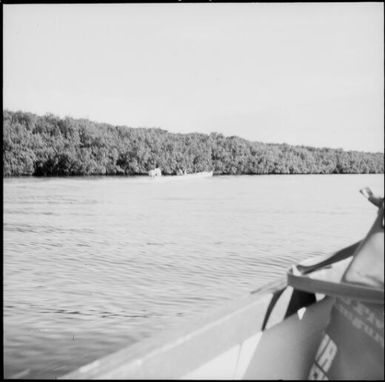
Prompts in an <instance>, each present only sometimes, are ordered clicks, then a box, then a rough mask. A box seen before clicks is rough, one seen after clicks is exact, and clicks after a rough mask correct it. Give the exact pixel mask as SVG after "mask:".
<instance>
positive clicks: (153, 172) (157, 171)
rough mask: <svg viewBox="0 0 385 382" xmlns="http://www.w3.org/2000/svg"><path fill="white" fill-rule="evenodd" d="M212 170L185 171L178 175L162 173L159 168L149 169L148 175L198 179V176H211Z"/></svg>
mask: <svg viewBox="0 0 385 382" xmlns="http://www.w3.org/2000/svg"><path fill="white" fill-rule="evenodd" d="M213 173H214V171H201V172H195V173H192V174H187V173H186V172H185V173H183V174H178V175H162V173H161V171H160V169H155V170H151V171H149V173H148V175H149V176H150V177H152V178H153V179H156V180H182V179H183V180H186V179H198V178H210V177H212V176H213Z"/></svg>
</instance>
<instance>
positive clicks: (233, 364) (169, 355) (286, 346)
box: [62, 281, 330, 379]
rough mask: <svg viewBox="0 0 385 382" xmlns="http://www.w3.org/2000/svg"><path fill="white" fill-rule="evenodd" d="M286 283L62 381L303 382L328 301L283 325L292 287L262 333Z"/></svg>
mask: <svg viewBox="0 0 385 382" xmlns="http://www.w3.org/2000/svg"><path fill="white" fill-rule="evenodd" d="M282 285H284V282H282V281H280V282H277V283H274V284H271V285H269V286H267V287H266V288H263V289H262V290H260V291H259V292H258V293H254V294H251V295H250V296H248V297H247V298H245V299H242V300H239V301H237V302H236V303H232V304H230V305H228V306H226V307H225V308H223V309H221V310H219V311H217V312H215V313H214V314H210V315H209V316H207V317H205V318H203V319H198V320H196V321H195V322H193V323H191V324H190V323H189V324H188V326H185V327H183V328H181V329H179V330H177V331H172V332H171V333H170V332H168V333H163V334H160V335H158V336H156V337H154V338H149V339H145V340H143V341H141V342H139V343H137V344H134V345H133V346H130V347H128V348H125V349H123V350H120V351H118V352H116V353H114V354H112V355H109V356H107V357H105V358H102V359H100V360H97V361H95V362H93V363H91V364H89V365H86V366H84V367H82V368H80V369H78V370H76V371H74V372H72V373H69V374H67V375H65V376H64V377H62V378H63V379H243V378H246V379H261V378H263V379H277V378H278V379H280V378H281V379H288V378H289V379H303V378H305V377H306V375H305V374H306V372H307V370H305V369H306V367H305V366H304V364H305V363H309V360H310V358H311V357H313V356H314V354H315V351H316V348H317V346H318V343H319V340H320V336H321V332H322V329H323V328H324V326H325V325H326V321H327V317H328V312H329V310H328V309H329V305H330V303H329V302H328V300H325V301H322V302H319V303H316V304H313V305H312V306H311V307H309V308H308V309H306V312H305V313H304V312H303V311H302V314H301V317H299V316H298V315H297V314H296V315H293V316H291V317H289V318H288V319H286V320H285V321H283V322H281V321H282V318H283V315H284V313H285V311H286V307H287V300H288V298H289V297H290V288H288V289H287V291H285V293H284V296H282V298H281V299H280V304H278V305H277V309H275V310H274V316H273V317H272V320H271V325H272V326H270V328H268V329H267V330H265V331H264V332H261V326H262V322H263V319H264V316H265V312H266V308H267V306H268V304H269V302H270V300H271V297H272V293H273V291H274V290H276V289H277V288H278V287H279V286H281V287H282Z"/></svg>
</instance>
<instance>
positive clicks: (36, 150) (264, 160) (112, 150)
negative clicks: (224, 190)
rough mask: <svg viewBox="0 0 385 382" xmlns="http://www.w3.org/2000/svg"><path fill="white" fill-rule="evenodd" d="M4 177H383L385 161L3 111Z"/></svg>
mask: <svg viewBox="0 0 385 382" xmlns="http://www.w3.org/2000/svg"><path fill="white" fill-rule="evenodd" d="M3 121H4V123H3V175H4V176H19V175H36V176H56V175H61V176H68V175H141V174H147V173H148V171H149V170H151V169H154V168H155V167H160V168H161V169H162V172H163V174H166V175H171V174H176V173H177V172H178V171H179V170H182V171H183V170H186V171H187V172H188V173H191V172H198V171H205V170H214V172H215V173H216V174H358V173H365V174H366V173H383V172H384V155H383V154H382V153H365V152H358V151H343V150H341V149H329V148H314V147H306V146H290V145H287V144H264V143H261V142H250V141H247V140H245V139H242V138H240V137H236V136H232V137H225V136H224V135H222V134H219V133H211V134H210V135H206V134H198V133H191V134H173V133H169V132H167V131H165V130H162V129H158V128H149V129H145V128H129V127H126V126H111V125H108V124H103V123H95V122H91V121H89V120H85V119H73V118H69V117H67V118H64V119H61V118H59V117H56V116H54V115H52V114H47V115H45V116H37V115H34V114H31V113H25V112H11V111H4V112H3Z"/></svg>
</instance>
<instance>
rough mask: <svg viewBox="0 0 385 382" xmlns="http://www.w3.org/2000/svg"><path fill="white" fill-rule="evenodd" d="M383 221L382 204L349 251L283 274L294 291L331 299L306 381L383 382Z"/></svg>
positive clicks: (300, 266) (299, 266)
mask: <svg viewBox="0 0 385 382" xmlns="http://www.w3.org/2000/svg"><path fill="white" fill-rule="evenodd" d="M383 219H384V203H383V202H382V205H381V206H380V207H379V212H378V216H377V219H376V220H375V222H374V224H373V226H372V227H371V229H370V231H369V233H368V234H367V236H366V237H365V239H364V240H362V241H361V242H359V243H356V244H354V245H353V246H351V247H350V251H342V252H340V253H338V254H336V255H333V256H331V257H330V258H328V259H326V260H324V261H322V262H321V263H317V264H313V265H310V266H303V265H297V266H294V267H293V268H292V269H291V270H290V271H289V273H288V284H289V285H290V286H292V287H293V288H294V289H296V290H300V291H305V292H312V293H322V294H325V295H328V296H333V297H334V298H335V302H334V305H333V308H332V311H331V314H330V319H329V323H328V325H327V327H326V329H325V331H324V334H323V337H322V339H321V341H320V345H319V348H318V351H317V354H316V355H315V359H314V363H313V364H312V365H311V367H310V370H309V376H308V378H309V379H312V380H327V379H355V380H365V379H366V380H367V379H381V380H383V379H384V224H383ZM352 249H353V250H352ZM350 257H351V259H350ZM330 265H333V267H331V268H330ZM325 267H326V268H325ZM328 267H329V268H328Z"/></svg>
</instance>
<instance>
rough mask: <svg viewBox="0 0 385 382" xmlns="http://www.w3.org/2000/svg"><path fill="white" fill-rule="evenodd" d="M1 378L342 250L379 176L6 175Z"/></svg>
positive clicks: (46, 373)
mask: <svg viewBox="0 0 385 382" xmlns="http://www.w3.org/2000/svg"><path fill="white" fill-rule="evenodd" d="M3 185H4V227H3V230H4V247H3V248H4V256H3V259H4V260H3V265H4V281H3V286H4V290H3V298H4V302H3V309H4V310H3V316H4V377H6V378H12V377H14V378H56V377H59V376H61V375H63V374H65V373H67V372H69V371H72V370H74V369H76V368H77V367H80V366H82V365H84V364H86V363H88V362H91V361H93V360H95V359H97V358H100V357H102V356H105V355H107V354H109V353H111V352H113V351H116V350H119V349H121V348H123V347H125V346H127V345H129V344H132V343H134V342H137V341H140V340H141V339H143V338H145V337H148V336H150V335H152V334H156V333H158V332H159V331H162V330H167V329H170V328H172V327H175V326H176V325H179V324H180V323H183V322H186V320H187V321H188V319H189V318H190V317H193V316H197V315H199V314H201V313H203V312H207V311H208V310H214V309H215V308H217V307H220V306H221V305H222V304H223V303H224V302H225V301H228V300H232V299H236V298H237V297H241V296H245V295H246V294H247V293H248V292H250V291H251V290H253V289H255V288H257V287H259V286H261V285H263V284H265V283H266V282H269V281H272V280H275V279H276V278H278V277H280V276H282V275H284V273H285V271H286V269H287V268H288V267H289V266H290V265H291V264H292V263H294V262H297V261H300V260H302V259H305V258H308V257H311V256H316V255H319V254H326V253H329V252H332V251H335V250H337V249H340V248H342V247H343V246H347V245H349V244H352V243H353V242H355V241H357V240H359V239H360V238H362V237H363V236H364V235H365V234H366V233H367V231H368V230H369V228H370V226H371V224H372V222H373V221H374V218H375V216H376V208H375V207H374V206H373V205H371V204H370V203H368V202H367V201H366V200H365V199H364V198H363V197H362V196H361V194H360V193H359V192H358V191H359V189H360V188H362V187H365V186H370V187H371V188H372V190H373V191H374V192H376V193H379V194H381V195H383V193H384V180H383V175H286V176H285V175H283V176H280V175H274V176H273V175H271V176H220V177H212V178H207V179H186V180H182V181H181V180H178V181H176V180H170V181H162V182H159V181H156V180H154V179H149V178H147V177H79V178H76V177H71V178H10V179H4V181H3Z"/></svg>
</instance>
